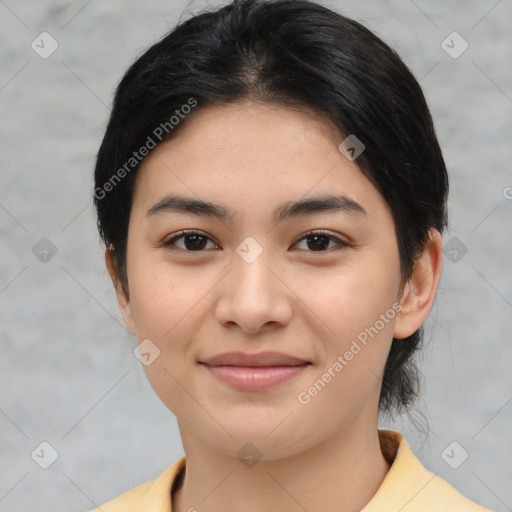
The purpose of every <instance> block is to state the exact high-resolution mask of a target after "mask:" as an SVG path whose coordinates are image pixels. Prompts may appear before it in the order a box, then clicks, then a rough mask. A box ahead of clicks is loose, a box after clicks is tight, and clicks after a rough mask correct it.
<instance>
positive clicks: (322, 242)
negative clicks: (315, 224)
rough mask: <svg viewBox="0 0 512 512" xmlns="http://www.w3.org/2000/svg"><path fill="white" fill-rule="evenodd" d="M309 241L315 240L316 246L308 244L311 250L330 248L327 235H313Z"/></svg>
mask: <svg viewBox="0 0 512 512" xmlns="http://www.w3.org/2000/svg"><path fill="white" fill-rule="evenodd" d="M308 239H309V240H315V243H314V244H310V243H308V248H309V249H326V248H327V247H328V246H329V239H328V237H326V236H325V235H312V236H310V237H308ZM326 242H327V243H326Z"/></svg>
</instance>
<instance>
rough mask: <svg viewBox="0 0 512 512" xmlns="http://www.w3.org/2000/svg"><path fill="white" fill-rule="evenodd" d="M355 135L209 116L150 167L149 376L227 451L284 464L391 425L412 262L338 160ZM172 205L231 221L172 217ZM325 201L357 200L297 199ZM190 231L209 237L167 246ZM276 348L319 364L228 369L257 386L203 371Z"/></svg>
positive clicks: (143, 199) (303, 122)
mask: <svg viewBox="0 0 512 512" xmlns="http://www.w3.org/2000/svg"><path fill="white" fill-rule="evenodd" d="M343 138H344V137H342V136H341V135H340V134H338V133H337V132H336V130H335V129H334V128H333V127H332V126H331V125H329V124H328V122H326V121H325V120H321V119H320V118H319V117H317V116H314V115H313V114H311V113H306V112H298V111H295V110H291V109H287V108H284V107H277V106H269V105H261V104H254V103H241V104H236V105H235V104H230V105H228V106H216V107H209V108H207V109H205V110H203V111H199V112H197V113H196V116H195V118H193V119H191V120H189V124H188V125H187V126H185V127H184V130H183V131H182V132H181V133H179V135H177V136H175V138H173V139H171V140H169V141H167V142H166V143H163V144H161V145H159V146H157V147H156V148H155V150H154V151H153V152H152V153H151V154H150V155H149V156H148V157H147V158H146V160H145V161H144V162H143V165H142V168H141V170H140V174H139V176H138V179H137V183H136V190H135V193H134V198H133V206H132V212H131V218H130V223H129V232H128V245H127V275H128V283H129V297H127V302H126V303H123V301H124V299H123V298H120V301H121V304H122V305H121V308H122V310H123V314H124V319H125V322H126V324H127V326H128V328H129V330H130V331H131V332H132V333H133V334H134V335H135V337H136V339H137V342H138V343H141V342H143V340H150V341H144V345H143V346H142V347H144V349H143V350H142V352H143V353H144V354H145V355H144V356H143V358H142V360H143V362H144V364H145V366H144V370H145V372H146V374H147V377H148V379H149V381H150V383H151V385H152V387H153V389H154V390H155V392H156V393H157V394H158V396H159V397H160V399H161V400H162V401H163V402H164V403H165V405H166V406H167V407H168V408H169V409H170V410H171V411H172V412H173V413H174V414H175V415H176V416H177V418H178V422H179V425H180V429H181V430H182V434H183V432H187V433H188V434H187V435H189V436H194V437H195V438H196V439H198V440H200V441H201V442H203V443H206V444H208V445H209V446H210V447H213V448H216V449H218V450H221V451H223V452H224V453H226V454H231V455H234V454H236V453H237V452H238V450H240V448H241V447H242V446H243V445H245V444H246V443H247V442H248V441H250V442H252V443H253V444H254V445H255V446H256V447H258V449H259V450H260V451H261V452H262V457H263V458H267V459H273V458H279V457H284V456H287V455H292V454H294V453H299V452H301V451H304V450H306V449H308V448H311V447H313V446H315V445H317V444H318V443H321V442H322V441H324V440H326V439H328V438H329V437H330V436H332V435H334V434H335V433H337V432H348V429H349V428H350V429H351V428H353V427H354V426H357V425H358V424H359V423H360V424H365V425H368V424H372V425H375V424H376V419H377V408H378V400H379V393H380V388H381V379H382V375H383V369H384V365H385V362H386V358H387V355H388V352H389V349H390V346H391V342H392V338H393V333H394V329H395V322H396V318H397V316H396V315H397V314H398V311H399V309H400V305H399V303H398V302H397V301H399V299H400V297H399V286H400V266H399V254H398V247H397V240H396V235H395V228H394V222H393V217H392V213H391V210H390V209H389V207H388V205H387V203H386V202H385V200H384V198H383V197H382V196H381V194H380V193H379V192H378V190H377V189H376V188H375V187H374V186H373V185H372V183H371V182H370V181H369V180H368V179H367V178H366V177H365V176H364V175H363V173H362V172H361V171H360V169H359V168H358V166H357V165H356V163H357V160H356V161H350V160H349V159H347V158H346V157H345V156H343V155H342V153H341V152H340V151H339V149H338V146H339V144H340V143H341V142H342V141H343ZM170 196H179V197H180V198H184V199H188V200H194V201H205V202H208V203H214V204H216V205H220V206H221V207H222V208H224V209H225V211H226V212H227V213H228V216H227V217H219V216H217V215H214V214H207V213H208V212H207V209H206V208H196V210H195V213H192V212H188V211H184V210H180V209H175V208H172V205H171V201H170V200H168V201H167V203H166V202H165V201H166V198H167V199H169V197H170ZM326 196H344V197H345V198H346V199H345V200H340V201H339V205H341V206H338V207H337V208H331V209H325V208H324V209H323V210H322V209H320V210H318V209H317V211H311V208H309V209H308V208H307V207H304V208H302V209H301V208H293V207H292V206H291V205H292V204H293V203H295V202H302V201H312V200H313V199H315V198H319V199H325V198H326ZM356 203H357V204H358V205H359V207H357V206H356ZM174 204H176V202H174ZM155 205H159V206H158V207H155ZM275 212H278V213H279V212H280V213H281V214H283V215H282V216H281V217H279V215H278V214H275ZM287 212H288V214H286V213H287ZM210 213H211V212H210ZM275 215H277V216H275ZM182 230H188V231H194V232H197V233H195V234H196V236H195V237H194V236H190V235H189V236H188V237H187V236H185V237H181V238H178V239H177V240H175V241H174V242H172V244H171V243H169V244H167V242H170V241H171V239H172V238H173V237H175V236H176V235H178V234H179V233H180V232H181V231H182ZM311 231H314V232H317V231H321V233H320V234H317V236H316V237H315V236H314V235H311V234H309V235H308V233H309V232H311ZM363 340H364V341H363ZM267 351H271V352H278V353H281V354H286V355H290V356H294V357H296V358H298V359H300V360H302V361H306V362H307V363H308V364H304V365H301V366H299V367H296V368H294V369H292V368H291V367H290V366H288V367H286V368H281V369H280V370H279V369H278V370H276V369H274V371H275V373H279V375H284V376H287V377H288V378H287V379H285V380H283V381H280V382H277V383H276V382H274V383H272V380H271V378H268V375H269V373H270V372H271V371H270V370H268V369H266V370H265V369H264V370H260V371H259V374H258V373H257V370H254V369H247V368H246V369H245V370H244V369H241V370H240V369H239V370H236V369H233V367H231V368H228V369H226V368H224V370H222V369H217V370H218V371H219V372H222V371H225V372H226V374H228V375H231V376H232V378H233V379H235V380H236V379H242V380H241V381H240V380H236V382H235V384H231V383H227V382H226V381H224V380H222V379H221V378H220V377H218V376H217V375H218V373H217V372H216V370H215V369H214V368H213V367H212V366H210V367H208V366H207V365H205V364H203V363H204V361H205V360H207V359H209V358H212V357H213V356H216V355H219V354H223V353H227V352H242V353H245V354H260V353H262V352H267ZM268 364H270V363H268ZM268 364H267V366H268ZM236 372H238V373H236ZM235 373H236V374H235ZM244 375H245V377H244ZM251 375H252V377H251ZM267 378H268V379H269V380H265V379H267ZM244 379H248V380H244ZM258 379H259V380H258ZM237 383H238V384H237ZM265 384H266V385H267V387H266V388H265Z"/></svg>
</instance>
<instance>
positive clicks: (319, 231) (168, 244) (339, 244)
mask: <svg viewBox="0 0 512 512" xmlns="http://www.w3.org/2000/svg"><path fill="white" fill-rule="evenodd" d="M186 235H200V236H203V237H204V238H206V239H208V240H210V241H212V242H213V243H214V244H215V245H217V246H219V245H220V244H219V243H217V242H216V241H215V240H214V239H213V238H212V237H211V236H210V235H207V234H206V233H204V232H202V231H199V230H193V229H191V230H182V231H179V232H178V233H176V234H174V235H172V236H171V237H170V238H168V239H166V240H164V241H163V242H162V244H161V245H162V246H164V247H172V245H173V243H174V242H176V241H177V240H179V239H180V238H183V237H184V236H186ZM314 235H323V236H325V237H327V238H329V239H331V240H334V241H335V243H336V245H337V247H338V248H343V247H351V244H350V243H349V242H347V241H346V240H343V239H341V238H339V237H337V236H335V235H333V234H332V233H330V232H329V231H325V230H322V229H316V230H315V229H313V230H311V231H307V232H306V233H303V234H302V235H301V236H300V238H298V239H297V240H296V241H295V242H294V243H293V244H292V245H297V244H298V243H299V242H302V241H303V240H304V239H306V238H308V237H310V236H314ZM172 250H176V251H180V252H182V253H190V254H192V253H199V254H200V253H204V252H206V251H205V250H200V251H188V250H185V249H181V248H175V247H173V248H172ZM305 252H308V253H311V254H330V253H331V252H332V248H331V250H325V251H305Z"/></svg>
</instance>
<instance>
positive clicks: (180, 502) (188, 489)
mask: <svg viewBox="0 0 512 512" xmlns="http://www.w3.org/2000/svg"><path fill="white" fill-rule="evenodd" d="M370 426H371V427H372V428H369V426H368V424H366V427H365V428H359V426H357V427H358V428H355V426H354V428H351V429H350V430H348V431H347V430H344V431H343V432H338V433H336V435H334V436H332V437H330V438H328V439H326V440H325V441H324V442H322V443H321V444H319V445H316V446H314V447H313V448H311V449H309V450H307V451H303V452H300V453H298V454H295V455H293V456H290V457H286V458H281V459H274V460H264V459H261V460H259V461H258V462H257V463H256V464H254V465H252V466H250V467H246V466H245V465H244V464H242V462H241V461H240V460H239V459H238V458H237V457H232V456H229V455H226V454H225V453H222V452H219V451H218V450H215V449H214V448H212V447H211V446H209V445H206V444H204V443H203V442H201V440H200V439H199V438H197V437H195V436H194V435H193V434H192V433H191V431H190V430H188V429H186V428H185V427H183V426H181V425H180V431H181V434H182V439H183V444H184V447H185V452H186V457H187V458H186V473H185V477H184V481H183V485H182V486H181V488H179V489H177V490H176V491H175V493H174V494H173V497H172V510H173V512H187V511H193V510H196V509H197V510H201V509H203V508H204V509H205V510H206V509H207V510H208V512H224V511H225V510H226V509H229V510H234V511H239V510H240V511H242V510H243V511H244V512H260V511H261V510H265V511H268V512H274V511H275V512H277V511H281V510H290V509H296V510H299V509H301V508H302V509H303V510H307V511H308V512H320V511H322V512H326V511H336V512H356V511H360V510H361V509H363V508H364V507H365V506H366V504H367V503H368V502H369V501H370V500H371V499H372V497H373V496H374V495H375V493H376V492H377V490H378V488H379V487H380V485H381V484H382V481H383V480H384V478H385V476H386V474H387V472H388V470H389V467H390V466H389V464H388V462H387V461H386V459H385V457H384V456H383V454H382V451H381V448H380V442H379V436H378V430H377V428H376V425H373V424H372V425H370Z"/></svg>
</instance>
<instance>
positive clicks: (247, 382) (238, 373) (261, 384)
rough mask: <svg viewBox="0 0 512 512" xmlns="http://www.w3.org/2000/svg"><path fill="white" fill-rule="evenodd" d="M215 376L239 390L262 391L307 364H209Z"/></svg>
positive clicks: (299, 371)
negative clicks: (258, 365)
mask: <svg viewBox="0 0 512 512" xmlns="http://www.w3.org/2000/svg"><path fill="white" fill-rule="evenodd" d="M204 366H205V368H207V369H208V370H209V371H210V372H211V373H212V374H213V375H214V376H215V377H217V378H218V379H219V380H221V381H223V382H225V383H226V384H229V385H230V386H232V387H234V388H235V389H238V390H239V391H262V390H265V389H270V388H272V387H274V386H277V385H278V384H281V383H282V382H286V381H288V380H290V379H292V378H293V377H295V376H296V375H298V374H299V373H301V372H302V371H303V370H305V369H306V367H308V366H309V364H301V365H297V366H261V367H255V366H209V365H204Z"/></svg>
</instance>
